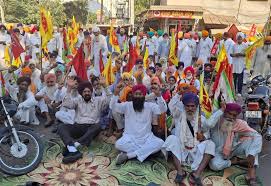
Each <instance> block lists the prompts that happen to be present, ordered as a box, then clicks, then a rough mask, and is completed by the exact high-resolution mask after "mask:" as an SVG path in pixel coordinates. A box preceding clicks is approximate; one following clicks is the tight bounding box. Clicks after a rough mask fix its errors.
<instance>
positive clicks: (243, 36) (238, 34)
mask: <svg viewBox="0 0 271 186" xmlns="http://www.w3.org/2000/svg"><path fill="white" fill-rule="evenodd" d="M238 37H241V38H242V39H244V38H245V34H244V33H242V32H238V33H237V34H236V39H238Z"/></svg>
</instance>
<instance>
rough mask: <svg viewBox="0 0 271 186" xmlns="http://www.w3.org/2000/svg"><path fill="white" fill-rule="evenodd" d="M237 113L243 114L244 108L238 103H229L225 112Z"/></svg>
mask: <svg viewBox="0 0 271 186" xmlns="http://www.w3.org/2000/svg"><path fill="white" fill-rule="evenodd" d="M230 111H235V112H237V113H238V114H240V113H241V112H242V107H241V106H240V105H239V104H238V103H227V104H226V109H225V112H230Z"/></svg>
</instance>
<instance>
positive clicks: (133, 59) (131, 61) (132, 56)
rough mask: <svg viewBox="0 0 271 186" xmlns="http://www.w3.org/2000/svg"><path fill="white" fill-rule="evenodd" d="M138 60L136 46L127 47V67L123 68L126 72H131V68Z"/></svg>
mask: <svg viewBox="0 0 271 186" xmlns="http://www.w3.org/2000/svg"><path fill="white" fill-rule="evenodd" d="M137 58H138V51H137V48H136V46H135V47H134V46H133V44H132V43H130V47H129V60H128V63H127V65H126V66H125V71H126V72H131V71H132V69H133V67H134V66H135V62H136V60H137Z"/></svg>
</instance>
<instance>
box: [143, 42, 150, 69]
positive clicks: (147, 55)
mask: <svg viewBox="0 0 271 186" xmlns="http://www.w3.org/2000/svg"><path fill="white" fill-rule="evenodd" d="M148 58H149V48H148V47H146V50H145V54H144V57H143V66H144V68H145V69H148V68H149V65H150V64H149V59H148Z"/></svg>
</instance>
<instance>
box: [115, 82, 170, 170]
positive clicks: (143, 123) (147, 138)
mask: <svg viewBox="0 0 271 186" xmlns="http://www.w3.org/2000/svg"><path fill="white" fill-rule="evenodd" d="M121 87H122V84H119V85H118V87H117V88H116V89H115V93H114V94H115V96H114V97H113V98H112V100H111V106H112V110H113V111H115V112H118V113H122V114H124V118H125V126H124V132H123V136H122V137H121V138H120V139H119V140H118V141H116V144H115V146H116V148H117V149H118V150H120V151H121V153H120V154H119V155H118V156H117V160H116V164H117V165H120V164H122V163H124V162H125V161H127V160H128V159H132V158H137V159H138V160H139V161H140V162H143V161H144V160H145V159H146V158H147V157H148V156H149V155H151V154H153V153H155V152H158V151H159V150H160V149H161V147H162V145H163V143H164V141H163V140H162V139H160V138H158V137H156V136H155V135H154V134H153V132H152V124H151V123H152V116H153V114H156V115H159V114H161V113H163V112H166V110H167V106H166V103H165V101H164V99H163V98H162V97H161V92H160V88H158V86H157V87H155V90H153V93H154V94H155V95H156V97H157V104H156V103H149V102H145V96H146V93H147V88H146V87H145V86H144V85H143V84H138V85H135V86H133V88H132V94H133V98H132V101H131V102H124V103H118V99H119V97H118V95H119V93H120V90H121Z"/></svg>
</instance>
